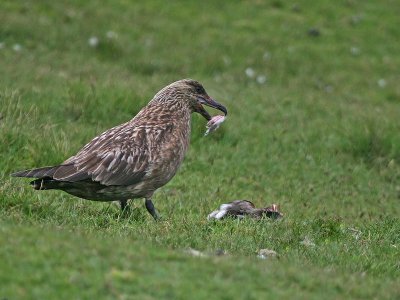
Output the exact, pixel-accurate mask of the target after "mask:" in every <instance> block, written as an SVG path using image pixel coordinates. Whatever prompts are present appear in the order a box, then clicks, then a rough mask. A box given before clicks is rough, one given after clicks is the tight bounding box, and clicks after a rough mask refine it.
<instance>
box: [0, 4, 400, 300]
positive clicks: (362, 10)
mask: <svg viewBox="0 0 400 300" xmlns="http://www.w3.org/2000/svg"><path fill="white" fill-rule="evenodd" d="M399 10H400V5H399V4H398V3H397V2H396V1H389V0H388V1H339V2H335V3H331V1H318V2H315V1H300V2H287V1H279V0H278V1H270V2H268V1H265V2H264V1H246V2H240V1H229V2H228V1H225V2H222V1H221V2H217V1H202V2H197V1H186V2H179V1H170V2H168V4H166V3H165V2H163V1H147V2H146V3H144V2H143V3H140V2H137V3H134V2H133V1H132V3H131V2H130V1H104V2H102V4H101V5H99V3H98V2H97V1H78V0H76V1H69V2H68V3H61V2H57V1H40V3H39V2H33V1H9V0H6V1H2V2H1V3H0V19H1V20H2V22H1V25H0V43H2V44H1V45H2V47H0V62H1V68H0V140H1V142H0V157H1V160H0V181H1V185H0V245H1V246H0V270H1V271H0V298H1V299H2V298H4V299H10V300H11V299H22V298H24V299H71V298H72V299H93V298H95V297H97V298H100V299H103V298H105V299H108V298H109V299H115V298H118V299H160V298H165V299H188V298H191V299H206V298H208V299H233V298H235V299H265V298H267V297H270V298H285V299H293V298H303V299H321V298H323V299H346V298H358V299H367V298H379V299H385V298H386V299H394V298H399V297H400V290H399V284H400V282H399V279H398V278H399V276H400V250H399V249H400V218H399V215H400V205H399V201H400V134H399V133H400V122H399V115H400V106H399V104H400V87H399V85H398V81H399V80H400V77H399V72H398V70H399V69H400V56H399V55H398V53H399V51H400V40H399V39H398V36H399V34H400V27H399V21H398V11H399ZM311 28H316V29H318V30H319V32H320V35H319V36H312V35H309V34H308V33H307V32H308V31H309V30H310V29H311ZM109 31H112V32H114V33H115V34H116V36H114V37H112V38H108V37H107V32H109ZM92 36H95V37H97V38H98V39H99V44H98V45H97V47H91V46H89V44H88V40H89V38H90V37H92ZM16 44H19V45H21V49H20V50H19V51H15V50H14V49H13V48H15V45H16ZM247 68H252V69H253V70H254V71H255V73H256V76H255V77H254V78H250V77H248V76H247V75H246V73H245V70H246V69H247ZM257 76H266V78H267V80H266V82H265V83H262V84H260V83H259V82H257ZM187 77H191V78H194V79H197V80H199V81H200V82H202V83H203V84H204V86H205V88H206V90H207V91H208V93H209V94H210V95H211V96H213V97H214V98H216V99H217V100H218V101H219V102H221V103H223V104H224V105H226V106H227V108H228V110H229V117H228V119H227V121H226V122H225V123H224V124H223V125H222V127H221V128H220V129H219V130H218V131H216V132H215V133H213V134H211V135H210V136H207V137H203V133H204V131H205V121H204V120H203V119H202V118H201V116H198V115H195V116H193V128H192V140H191V148H190V150H189V152H188V154H187V156H186V159H185V161H184V164H183V165H182V167H181V169H180V170H179V172H178V174H177V175H176V176H175V177H174V179H173V180H172V181H171V182H170V183H169V184H168V185H167V186H165V187H164V188H162V189H160V190H159V191H158V192H157V194H156V195H155V197H154V203H155V205H156V207H157V208H158V210H159V211H160V212H161V214H162V215H163V217H164V220H163V221H162V222H159V223H156V222H154V221H153V220H152V219H151V217H150V216H149V215H148V213H147V212H146V211H145V209H144V205H143V202H142V200H136V201H135V202H133V203H131V207H132V210H131V213H130V214H129V215H127V216H123V215H120V213H119V211H118V209H117V207H115V206H114V205H113V204H107V203H96V202H89V201H84V200H79V199H77V198H74V197H72V196H70V195H68V194H65V193H63V192H58V191H48V192H36V191H33V190H31V189H30V187H29V185H28V184H27V180H23V179H15V178H10V177H9V174H10V173H12V172H13V171H16V170H20V169H24V168H30V167H36V166H43V165H52V164H57V163H60V162H62V161H63V160H65V159H66V158H67V157H69V156H71V155H73V154H75V153H76V151H77V150H79V149H80V147H81V146H82V145H83V144H84V143H86V142H88V141H89V140H90V139H91V138H93V137H94V136H95V135H97V134H99V133H101V132H102V131H103V130H105V129H107V128H110V127H112V126H114V125H117V124H120V123H122V122H124V121H127V120H129V119H130V118H131V117H132V116H134V115H135V114H136V113H137V112H138V111H139V110H140V108H141V107H142V106H143V105H145V104H146V103H147V102H148V101H149V99H151V98H152V96H153V95H154V94H155V93H156V92H157V91H158V90H159V89H160V88H162V87H163V86H165V85H166V84H168V83H170V82H172V81H175V80H177V79H181V78H187ZM234 199H249V200H252V201H253V202H254V203H255V204H256V205H257V206H262V205H267V204H271V203H278V204H280V205H281V210H282V212H283V213H284V215H285V217H284V219H283V220H280V221H276V222H273V221H269V220H262V221H254V220H244V221H240V222H238V221H236V220H226V221H223V222H207V221H206V216H207V214H208V213H209V212H210V211H212V210H214V209H215V208H217V207H218V206H219V205H220V204H221V203H224V202H228V201H231V200H234ZM304 240H309V241H311V242H312V243H313V244H311V245H308V246H307V245H305V244H304V243H302V241H304ZM189 247H190V248H194V249H197V250H200V251H202V252H204V253H206V254H207V257H192V256H191V255H189V254H188V253H187V252H186V250H187V249H188V248H189ZM263 248H268V249H273V250H275V251H276V252H277V253H278V254H279V258H275V259H273V258H272V259H267V260H261V259H259V258H257V257H256V254H257V252H258V250H259V249H263ZM221 249H222V250H224V251H226V252H227V255H223V256H218V255H215V253H216V252H217V251H219V250H221Z"/></svg>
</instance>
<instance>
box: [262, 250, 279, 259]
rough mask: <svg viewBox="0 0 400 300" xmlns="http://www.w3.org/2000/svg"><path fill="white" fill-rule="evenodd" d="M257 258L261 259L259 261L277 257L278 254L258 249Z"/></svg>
mask: <svg viewBox="0 0 400 300" xmlns="http://www.w3.org/2000/svg"><path fill="white" fill-rule="evenodd" d="M257 257H258V258H261V259H267V258H274V257H278V253H276V251H274V250H270V249H260V250H259V251H258V255H257Z"/></svg>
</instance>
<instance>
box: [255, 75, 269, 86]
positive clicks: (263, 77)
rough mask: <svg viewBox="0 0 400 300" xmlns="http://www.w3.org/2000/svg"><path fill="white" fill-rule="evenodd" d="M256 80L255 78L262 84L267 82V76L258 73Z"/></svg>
mask: <svg viewBox="0 0 400 300" xmlns="http://www.w3.org/2000/svg"><path fill="white" fill-rule="evenodd" d="M256 80H257V82H258V83H259V84H264V83H266V82H267V76H265V75H258V76H257V79H256Z"/></svg>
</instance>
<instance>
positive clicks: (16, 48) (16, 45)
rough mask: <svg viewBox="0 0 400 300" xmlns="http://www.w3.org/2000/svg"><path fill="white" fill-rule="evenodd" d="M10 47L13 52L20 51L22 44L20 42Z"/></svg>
mask: <svg viewBox="0 0 400 300" xmlns="http://www.w3.org/2000/svg"><path fill="white" fill-rule="evenodd" d="M12 48H13V50H14V51H15V52H20V51H21V50H22V46H21V45H20V44H14V45H13V47H12Z"/></svg>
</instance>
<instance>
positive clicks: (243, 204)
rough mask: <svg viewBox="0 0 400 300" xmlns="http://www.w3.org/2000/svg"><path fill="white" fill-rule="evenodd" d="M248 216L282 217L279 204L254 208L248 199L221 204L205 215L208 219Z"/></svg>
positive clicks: (259, 217) (258, 217) (255, 217)
mask: <svg viewBox="0 0 400 300" xmlns="http://www.w3.org/2000/svg"><path fill="white" fill-rule="evenodd" d="M245 216H249V217H251V218H254V219H261V218H262V217H263V216H266V217H268V218H272V219H278V218H281V217H283V215H282V214H281V213H280V212H279V206H278V205H276V204H272V205H271V206H268V207H265V208H256V207H255V206H254V204H253V203H252V202H250V201H248V200H235V201H232V202H229V203H226V204H222V205H221V206H220V207H219V209H217V210H214V211H213V212H212V213H210V214H209V215H208V217H207V219H208V220H211V219H216V220H220V219H223V218H226V217H236V218H239V219H241V218H244V217H245Z"/></svg>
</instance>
